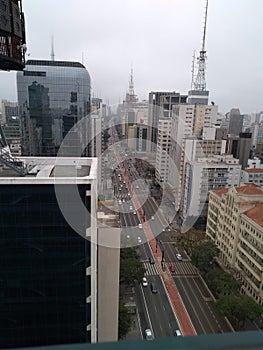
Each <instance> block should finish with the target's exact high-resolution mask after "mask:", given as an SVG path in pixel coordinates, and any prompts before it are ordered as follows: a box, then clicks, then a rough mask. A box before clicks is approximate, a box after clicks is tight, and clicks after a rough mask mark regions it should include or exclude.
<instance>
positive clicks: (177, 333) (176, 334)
mask: <svg viewBox="0 0 263 350" xmlns="http://www.w3.org/2000/svg"><path fill="white" fill-rule="evenodd" d="M174 335H175V337H180V336H181V335H182V333H181V331H179V329H176V331H175V332H174Z"/></svg>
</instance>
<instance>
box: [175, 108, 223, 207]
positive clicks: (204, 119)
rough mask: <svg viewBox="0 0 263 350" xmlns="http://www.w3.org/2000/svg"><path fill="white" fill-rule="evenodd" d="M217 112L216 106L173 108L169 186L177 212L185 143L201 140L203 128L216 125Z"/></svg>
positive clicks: (180, 191)
mask: <svg viewBox="0 0 263 350" xmlns="http://www.w3.org/2000/svg"><path fill="white" fill-rule="evenodd" d="M217 112H218V106H215V105H190V104H179V105H175V106H173V114H172V124H171V148H170V164H169V176H168V186H169V187H170V189H171V191H172V193H173V197H174V201H175V209H176V210H178V209H179V206H180V200H181V196H182V180H183V172H184V162H185V161H184V158H185V144H184V141H185V139H187V138H193V137H196V138H201V136H202V132H203V128H210V127H213V126H214V125H215V124H216V121H217Z"/></svg>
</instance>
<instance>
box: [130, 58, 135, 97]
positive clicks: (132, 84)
mask: <svg viewBox="0 0 263 350" xmlns="http://www.w3.org/2000/svg"><path fill="white" fill-rule="evenodd" d="M129 95H130V96H134V95H135V93H134V82H133V65H132V66H131V76H130V82H129Z"/></svg>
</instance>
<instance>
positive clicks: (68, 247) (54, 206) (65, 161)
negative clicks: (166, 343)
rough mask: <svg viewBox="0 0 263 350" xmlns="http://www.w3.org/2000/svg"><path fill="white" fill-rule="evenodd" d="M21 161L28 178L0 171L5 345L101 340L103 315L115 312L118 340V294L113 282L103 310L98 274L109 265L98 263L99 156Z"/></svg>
mask: <svg viewBox="0 0 263 350" xmlns="http://www.w3.org/2000/svg"><path fill="white" fill-rule="evenodd" d="M20 160H21V161H22V162H23V163H24V165H25V166H26V168H27V172H26V174H25V176H23V177H21V176H19V175H18V174H17V173H15V172H14V171H13V170H12V169H11V168H6V167H3V166H2V167H1V172H0V174H1V176H0V206H1V210H0V220H1V227H0V249H1V257H0V261H1V271H0V291H1V303H0V315H1V317H0V328H1V331H0V334H1V336H0V347H3V348H13V347H14V348H18V347H29V346H40V345H51V344H65V343H82V342H96V341H97V339H98V334H99V333H100V331H101V330H100V328H99V327H98V319H103V318H105V319H110V318H111V315H112V314H113V315H114V317H113V318H112V319H111V322H112V323H111V330H112V334H111V337H109V338H108V340H117V329H118V325H117V320H116V318H117V317H116V312H117V310H118V293H117V289H116V288H115V287H114V286H111V285H110V283H109V285H108V287H109V289H111V288H113V290H114V291H115V293H117V295H115V296H114V298H113V296H112V294H111V296H112V299H111V300H110V303H111V310H110V311H111V314H110V315H106V314H104V315H103V312H104V313H105V312H106V311H105V309H103V308H100V310H99V311H98V300H101V298H102V296H101V294H100V291H99V289H98V286H97V279H98V277H100V278H104V279H105V274H107V271H108V270H107V268H105V265H103V256H102V257H101V258H100V268H99V267H98V263H97V256H98V254H99V255H100V253H99V250H100V247H98V245H97V240H98V238H97V235H98V234H100V233H98V232H97V218H96V215H97V208H96V206H97V159H96V158H84V157H82V158H75V157H68V158H64V157H59V158H57V159H56V158H55V157H27V158H20ZM105 249H106V247H105ZM105 254H106V256H107V259H108V261H107V264H108V265H109V266H110V265H111V262H110V261H109V255H107V252H106V253H105ZM114 255H115V257H114V259H115V260H114V264H115V265H114V267H115V269H117V272H118V269H119V265H118V261H117V260H116V257H117V256H118V254H116V250H115V253H114ZM103 274H104V275H103ZM115 275H116V278H115V277H114V276H113V274H112V275H111V276H112V281H114V282H113V283H114V284H116V285H118V273H115ZM103 276H104V277H103ZM104 292H105V290H103V293H104ZM101 293H102V292H101ZM113 329H115V331H113ZM106 338H107V337H106ZM104 339H105V338H104Z"/></svg>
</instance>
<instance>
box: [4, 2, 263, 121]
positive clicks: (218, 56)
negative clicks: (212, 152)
mask: <svg viewBox="0 0 263 350" xmlns="http://www.w3.org/2000/svg"><path fill="white" fill-rule="evenodd" d="M77 4H78V6H76V5H74V4H73V3H71V2H70V1H68V0H67V1H65V0H64V1H63V5H64V6H63V9H62V3H60V2H56V3H54V2H52V1H50V0H48V1H45V2H44V1H40V0H39V1H38V2H37V4H36V3H35V2H34V1H32V0H24V1H23V11H24V13H25V17H26V34H27V47H28V51H27V53H28V54H30V56H27V58H28V59H50V54H51V36H52V35H53V36H54V46H55V59H56V60H69V61H72V60H74V61H79V62H81V61H82V59H83V61H84V64H85V66H86V68H87V69H88V70H89V72H90V74H91V79H92V80H91V81H92V95H94V96H98V97H101V98H103V99H104V100H105V101H109V103H110V104H116V103H119V102H121V101H122V100H123V99H124V96H125V93H126V91H127V89H128V80H129V74H130V68H131V64H133V67H134V80H135V93H136V94H137V95H138V97H139V99H147V98H148V94H149V92H150V91H158V90H159V91H163V90H164V91H173V90H175V91H178V92H180V93H187V92H188V90H190V85H191V66H192V55H193V51H194V50H195V51H196V55H198V53H199V50H200V48H201V38H202V30H203V19H204V8H205V1H204V0H187V1H182V0H174V1H168V0H165V1H161V0H154V1H149V0H144V1H143V2H142V3H141V2H139V1H138V0H136V1H130V0H126V2H125V7H124V5H123V4H122V3H121V2H120V1H119V0H113V1H111V2H105V1H103V0H100V1H96V2H95V1H93V0H92V1H89V2H88V3H87V2H85V1H84V0H79V1H78V3H77ZM260 8H262V9H263V4H262V3H260V2H259V1H257V0H252V1H248V0H239V1H238V7H237V1H236V0H232V1H227V0H221V1H215V0H210V1H209V5H208V20H207V40H206V49H207V56H208V61H207V70H206V77H207V88H208V90H209V91H210V100H211V101H215V103H216V104H218V105H219V111H220V112H222V113H226V112H228V111H229V110H230V109H231V108H234V107H237V108H240V111H241V113H242V114H246V113H251V112H258V111H261V110H262V109H263V107H262V103H261V96H260V91H259V88H258V87H259V84H260V81H261V79H262V78H263V70H262V69H260V68H261V67H260V66H261V64H260V63H261V59H260V58H261V56H262V52H263V44H262V43H261V42H259V41H257V40H256V35H255V33H257V32H260V31H261V30H262V29H263V24H262V22H261V20H260V17H259V16H260V14H261V11H260ZM46 13H48V17H47V16H46V15H45V14H46ZM58 14H59V16H58ZM257 16H258V17H257ZM58 18H59V21H58ZM61 23H62V25H61ZM69 23H70V25H69ZM153 72H154V74H153ZM0 78H1V82H2V86H1V88H0V98H4V99H9V100H14V101H16V100H17V96H16V94H17V92H16V77H15V72H0Z"/></svg>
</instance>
